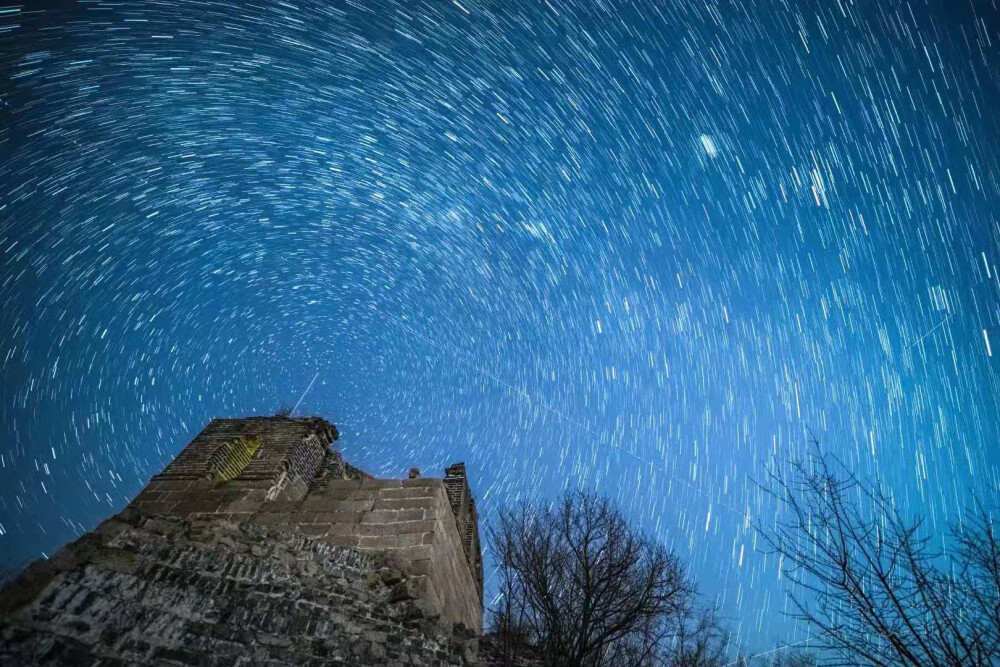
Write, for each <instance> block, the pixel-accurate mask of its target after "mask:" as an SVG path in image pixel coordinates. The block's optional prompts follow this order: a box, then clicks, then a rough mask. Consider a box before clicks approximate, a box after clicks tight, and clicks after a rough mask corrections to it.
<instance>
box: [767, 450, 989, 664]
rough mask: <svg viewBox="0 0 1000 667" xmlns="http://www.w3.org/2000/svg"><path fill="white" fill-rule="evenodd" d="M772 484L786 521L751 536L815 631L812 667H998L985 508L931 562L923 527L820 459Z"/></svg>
mask: <svg viewBox="0 0 1000 667" xmlns="http://www.w3.org/2000/svg"><path fill="white" fill-rule="evenodd" d="M770 479H771V483H770V484H769V485H768V486H767V489H766V490H768V491H769V492H770V493H771V494H772V495H774V496H775V497H776V498H777V499H778V500H779V501H780V502H781V504H782V505H783V507H784V509H785V510H787V512H786V514H787V517H788V518H787V519H785V520H782V521H776V522H775V523H774V524H773V525H771V526H761V525H758V526H757V529H758V531H759V533H760V535H761V537H762V538H763V541H764V543H765V544H766V545H767V546H768V547H769V549H770V551H771V552H772V553H774V554H776V555H778V557H779V563H780V567H781V568H782V570H783V571H784V573H786V574H787V575H788V577H789V579H790V581H791V586H792V590H791V599H792V603H793V606H794V609H795V615H796V616H797V617H798V618H800V619H802V620H804V621H806V622H807V623H809V624H810V625H811V626H812V627H813V628H814V630H817V631H818V633H819V634H818V637H817V640H816V642H815V644H814V646H815V647H817V648H819V649H825V650H826V651H827V653H821V654H820V655H821V658H820V664H844V665H877V666H883V665H886V666H888V665H906V666H911V665H912V666H914V667H917V666H921V667H922V666H925V665H927V666H932V667H934V666H941V667H945V666H948V667H950V666H958V665H963V666H964V665H969V666H978V665H998V664H1000V541H998V534H997V529H996V527H995V525H994V523H993V521H992V519H991V516H990V513H989V512H988V511H987V510H986V509H985V508H984V507H982V506H981V505H979V504H976V506H975V507H974V508H973V509H972V510H971V511H970V512H969V514H970V515H971V520H970V519H967V520H966V522H965V523H964V525H961V526H954V527H953V528H952V531H951V545H952V548H950V549H949V550H948V552H947V553H939V552H937V551H935V550H933V549H932V548H931V546H930V543H929V537H928V536H927V535H926V534H925V533H924V531H923V525H922V521H921V520H920V519H908V518H907V517H905V516H904V515H903V514H902V513H901V512H900V510H899V509H898V508H897V505H896V504H895V503H894V502H893V498H892V497H891V495H889V494H888V493H887V492H886V491H885V490H884V489H883V488H882V487H881V486H879V485H874V484H866V483H862V482H860V481H859V480H858V479H857V478H856V477H855V476H854V475H852V474H850V473H849V472H847V471H846V469H845V468H844V466H843V465H841V464H839V463H837V462H836V461H834V460H833V459H831V458H830V457H828V456H826V455H821V454H815V455H813V456H811V457H810V458H808V459H807V460H805V461H800V462H795V463H793V468H792V473H791V475H788V476H784V475H779V474H777V473H774V474H772V475H771V478H770Z"/></svg>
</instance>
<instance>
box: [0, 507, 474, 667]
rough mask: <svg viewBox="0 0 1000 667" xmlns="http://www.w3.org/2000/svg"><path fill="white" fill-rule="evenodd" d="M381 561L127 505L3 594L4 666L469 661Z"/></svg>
mask: <svg viewBox="0 0 1000 667" xmlns="http://www.w3.org/2000/svg"><path fill="white" fill-rule="evenodd" d="M475 650H476V639H475V636H474V633H472V632H471V631H468V630H467V629H464V628H461V627H457V628H456V627H455V626H453V625H452V624H449V623H448V622H446V621H444V620H443V619H441V618H440V617H438V616H435V615H433V614H429V613H427V612H426V610H425V608H424V606H423V605H422V604H421V602H420V587H419V585H414V581H413V578H412V577H410V576H409V575H407V573H406V572H405V568H402V567H400V566H399V564H398V563H396V562H394V561H393V559H392V558H391V557H387V556H386V555H384V554H363V553H360V552H358V551H355V550H353V549H349V548H345V547H340V546H336V545H333V544H330V543H329V542H325V541H322V540H318V539H315V538H311V537H307V536H304V535H301V534H294V533H287V532H283V531H280V530H276V529H274V528H270V527H268V526H261V525H254V524H234V523H231V522H227V521H220V520H217V519H204V518H201V519H193V520H191V519H180V518H177V517H170V516H165V517H147V516H143V515H142V514H140V513H139V512H137V511H135V510H130V509H127V510H126V511H124V512H122V513H121V514H120V515H119V516H118V517H116V518H114V519H111V520H109V521H107V522H105V523H104V524H102V525H101V527H100V528H99V529H98V530H97V531H96V532H94V533H92V534H90V535H87V536H85V537H84V538H81V539H80V540H78V541H77V542H74V543H73V544H71V545H70V546H69V547H67V548H66V549H64V550H62V551H60V552H59V554H58V555H57V556H55V557H54V558H53V559H51V560H49V561H42V562H39V563H35V564H33V565H32V566H31V567H30V568H29V570H28V571H27V572H25V573H24V574H23V575H22V576H21V577H20V578H19V579H17V580H16V581H15V582H14V584H13V585H11V586H9V587H8V588H6V589H4V591H3V592H2V593H0V665H3V666H4V667H6V666H8V665H9V666H11V667H13V666H15V665H16V666H17V667H21V666H23V665H36V664H52V665H66V664H73V665H97V664H101V665H125V664H172V665H215V666H220V667H221V666H229V665H273V666H275V667H277V666H278V665H282V666H283V665H305V664H309V665H336V666H340V667H347V666H348V665H352V666H354V665H357V666H367V665H394V666H402V665H426V666H430V665H437V666H442V667H443V666H445V665H456V666H457V665H467V664H469V663H470V661H471V660H473V659H474V655H475Z"/></svg>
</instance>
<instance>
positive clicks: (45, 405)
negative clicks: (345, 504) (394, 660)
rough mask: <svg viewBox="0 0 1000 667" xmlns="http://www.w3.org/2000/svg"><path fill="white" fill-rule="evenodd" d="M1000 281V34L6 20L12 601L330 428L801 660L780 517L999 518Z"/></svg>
mask: <svg viewBox="0 0 1000 667" xmlns="http://www.w3.org/2000/svg"><path fill="white" fill-rule="evenodd" d="M998 270H1000V6H998V5H997V3H996V2H995V1H991V0H965V1H957V0H956V1H955V2H951V1H949V2H938V1H932V0H926V1H925V0H912V1H910V2H903V1H900V0H884V1H879V2H868V1H867V0H855V1H851V0H823V1H818V0H817V1H813V0H739V1H737V0H732V1H730V0H706V1H704V2H689V1H686V0H660V1H649V2H647V1H645V0H635V1H633V2H624V1H622V2H618V1H614V2H612V1H610V0H593V1H588V2H583V1H574V2H566V1H564V0H541V1H535V0H531V1H522V0H503V1H496V2H494V1H484V0H461V2H459V1H458V0H433V1H427V2H425V1H422V0H418V1H410V0H407V1H406V2H392V1H388V0H385V1H377V2H376V1H367V0H364V1H363V0H352V1H350V2H334V1H324V0H293V1H289V2H284V1H275V2H244V1H242V0H240V1H237V0H232V1H222V0H205V1H196V0H176V1H168V0H162V1H153V0H148V1H147V0H136V1H130V2H97V1H91V2H88V1H84V0H79V1H78V2H61V3H52V2H50V3H49V4H48V6H41V5H39V4H37V3H33V2H28V3H26V4H21V5H17V4H7V5H3V4H0V377H2V386H0V428H2V431H0V566H2V568H3V569H5V570H7V571H12V570H13V569H15V568H17V567H18V566H20V565H22V564H23V563H25V562H26V561H29V560H32V559H35V558H39V557H42V556H43V555H50V554H51V553H52V552H53V551H54V550H55V549H57V548H58V547H59V546H60V545H62V544H64V543H65V542H67V541H69V540H71V539H74V538H75V537H76V536H78V535H80V534H82V533H84V532H86V531H88V530H90V529H92V528H93V527H94V526H95V525H96V524H97V523H98V522H99V521H100V520H102V519H103V518H106V517H107V516H110V515H111V514H113V513H115V512H117V511H119V510H120V509H121V508H122V507H123V506H124V505H125V504H126V503H127V502H128V501H129V500H130V499H131V498H132V497H133V496H134V495H135V494H136V493H137V492H138V491H139V490H140V489H141V488H142V487H143V486H144V485H145V483H146V482H147V481H148V479H149V477H150V476H151V475H153V474H155V473H156V472H158V471H159V470H160V469H161V468H162V466H163V465H165V463H166V462H168V461H169V460H170V459H171V458H172V456H173V455H174V454H176V453H177V452H178V451H179V450H180V449H181V448H182V447H183V446H184V445H185V444H186V443H187V442H188V441H189V440H190V439H191V437H193V436H194V435H195V434H196V433H197V432H198V431H199V430H200V429H201V427H202V426H204V425H205V423H207V421H208V420H209V419H211V418H213V417H223V416H241V415H246V414H273V413H274V412H275V411H276V410H277V409H278V408H279V407H280V406H282V405H287V406H293V405H294V406H296V414H297V415H304V414H317V415H321V416H324V417H326V418H328V419H330V420H331V421H333V422H335V423H336V424H337V425H338V426H339V427H340V430H341V434H342V437H341V440H340V441H339V443H338V445H339V446H340V447H341V448H342V450H343V452H344V454H345V456H346V457H347V458H348V459H349V460H350V461H351V462H352V463H353V464H355V465H357V466H359V467H361V468H364V469H365V470H368V471H369V472H371V473H373V474H377V475H385V476H404V475H405V473H406V470H407V469H408V468H409V467H411V466H417V467H420V468H421V469H422V470H423V471H424V474H426V475H430V474H432V473H431V471H434V473H433V474H440V471H441V470H442V469H443V467H444V466H446V465H448V464H449V463H451V462H453V461H460V460H464V461H466V463H467V465H468V468H469V476H470V481H471V484H472V487H473V489H474V491H475V492H476V494H477V496H478V499H479V502H480V505H481V510H480V511H481V513H482V515H483V517H484V519H486V520H488V518H489V516H490V514H491V512H492V511H493V510H494V508H496V507H499V506H501V505H503V504H505V503H509V502H513V501H516V500H519V499H524V498H534V497H539V496H541V497H553V496H554V495H556V494H558V493H559V492H560V491H561V490H562V489H563V488H567V487H584V488H588V489H595V490H597V491H599V492H600V493H603V494H606V495H609V496H610V497H612V498H614V499H615V500H616V501H617V502H619V503H620V504H621V506H622V507H623V509H624V510H625V511H626V513H627V514H628V516H629V517H630V518H631V519H632V520H634V521H636V522H638V523H639V524H640V525H641V526H642V527H643V529H645V530H647V531H649V532H650V533H652V534H655V535H656V536H658V537H659V538H660V539H662V540H663V541H664V542H665V543H666V544H668V545H669V546H670V547H671V548H673V549H675V550H676V551H677V552H678V553H679V554H680V555H681V556H682V557H683V558H685V559H686V561H687V562H688V563H689V565H690V568H691V572H692V574H693V576H694V578H695V579H696V580H697V581H698V582H699V586H700V590H701V592H702V594H703V595H704V597H705V599H706V600H708V601H709V602H711V603H712V604H716V605H718V607H719V609H720V612H721V613H722V615H723V616H724V617H725V618H726V619H728V620H727V622H728V624H729V626H730V627H731V628H732V630H733V631H734V633H735V634H736V637H737V641H738V642H739V643H740V644H742V645H746V646H750V647H754V648H758V649H760V650H767V649H769V648H772V647H774V646H777V645H780V644H782V643H784V642H799V641H802V640H803V639H804V638H805V637H806V631H805V629H804V628H802V627H799V626H798V625H796V624H794V623H793V622H791V621H790V620H788V619H787V618H785V617H784V616H783V612H785V611H788V610H789V609H788V603H787V601H786V597H785V595H784V592H783V586H784V583H785V582H784V581H783V580H779V577H778V565H777V562H776V560H775V559H774V558H769V557H768V556H767V555H765V554H763V553H762V552H761V551H760V549H759V545H758V544H757V541H756V539H755V534H754V530H753V528H752V526H751V524H752V522H754V521H763V522H769V521H773V520H774V512H775V508H774V506H773V504H771V503H770V502H769V501H768V499H767V497H766V495H765V494H763V493H761V491H760V490H759V489H758V488H757V487H756V486H755V484H754V480H755V479H760V478H761V476H762V472H763V470H764V468H765V466H766V465H771V464H773V465H783V463H782V462H783V461H787V460H788V459H789V458H790V457H793V456H798V455H801V454H803V453H805V452H806V451H808V448H809V446H810V445H809V440H810V439H811V438H812V437H813V436H812V435H810V434H815V437H816V439H817V440H818V441H819V443H820V444H819V446H820V447H822V448H823V450H824V451H826V452H829V453H832V454H834V455H835V456H836V457H838V458H839V459H840V460H841V461H843V462H844V463H845V465H847V466H848V467H849V468H850V469H852V470H854V471H856V472H857V473H858V474H859V475H862V476H864V477H866V478H868V479H871V480H876V479H877V480H879V481H881V482H883V483H885V484H887V485H888V486H889V488H890V489H891V490H892V493H893V495H894V497H895V498H896V501H897V504H898V506H900V507H902V508H904V510H905V511H907V512H912V513H916V514H921V515H923V516H925V517H926V519H927V526H928V528H929V529H930V530H933V531H942V530H943V529H944V528H945V527H946V526H947V525H948V524H949V523H960V522H961V521H962V518H963V511H964V507H965V506H966V504H967V502H968V500H969V499H970V498H971V496H972V494H978V495H980V496H981V497H987V498H991V497H996V494H997V488H998V484H1000V476H998V472H1000V408H998V398H997V397H998V395H1000V355H998V354H996V353H995V351H994V348H996V347H997V345H998V341H1000V272H998ZM297 401H298V404H297ZM487 561H488V558H487ZM487 587H489V572H487Z"/></svg>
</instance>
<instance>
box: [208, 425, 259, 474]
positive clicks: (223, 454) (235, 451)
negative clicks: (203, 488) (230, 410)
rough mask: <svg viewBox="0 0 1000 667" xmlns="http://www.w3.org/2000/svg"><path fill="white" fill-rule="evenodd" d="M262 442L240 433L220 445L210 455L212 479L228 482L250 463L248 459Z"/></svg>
mask: <svg viewBox="0 0 1000 667" xmlns="http://www.w3.org/2000/svg"><path fill="white" fill-rule="evenodd" d="M262 444H263V443H262V442H261V440H260V438H247V437H246V436H242V435H241V436H240V437H238V438H236V439H235V440H231V441H229V442H227V443H226V444H224V445H222V446H221V447H220V448H219V449H218V450H216V452H215V454H213V455H212V468H213V473H214V474H213V475H212V477H213V479H214V480H215V481H216V482H228V481H229V480H231V479H234V478H235V477H236V476H238V475H239V474H240V473H241V472H243V470H244V469H245V468H246V467H247V466H248V465H250V461H252V460H253V456H254V454H256V453H257V450H259V449H260V447H261V445H262Z"/></svg>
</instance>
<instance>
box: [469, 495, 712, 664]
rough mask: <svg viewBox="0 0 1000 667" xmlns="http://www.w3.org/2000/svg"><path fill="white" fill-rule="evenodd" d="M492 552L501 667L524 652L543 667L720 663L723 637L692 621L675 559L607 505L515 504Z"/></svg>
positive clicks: (576, 498)
mask: <svg viewBox="0 0 1000 667" xmlns="http://www.w3.org/2000/svg"><path fill="white" fill-rule="evenodd" d="M489 543H490V546H491V548H492V551H493V555H494V558H495V561H496V563H497V567H498V574H499V576H500V596H499V600H500V601H499V604H498V605H497V606H496V608H495V609H494V628H495V631H496V633H497V637H498V640H499V641H500V642H501V644H502V645H503V650H504V659H503V664H504V665H505V666H507V667H510V666H511V665H514V664H516V663H517V660H518V655H519V653H523V652H524V650H525V649H526V648H528V647H533V648H534V649H535V650H537V652H538V656H539V659H540V660H541V662H542V664H544V665H546V666H547V667H602V666H604V665H615V666H616V667H617V666H619V665H620V666H622V667H640V666H645V665H663V664H683V665H685V666H698V667H702V666H707V665H713V664H719V663H720V662H721V659H719V658H718V656H720V655H721V654H722V653H724V650H725V649H724V643H723V644H722V646H723V648H722V649H721V652H720V651H719V649H718V646H717V645H718V644H719V642H718V638H719V637H721V636H722V632H721V630H719V628H718V625H717V623H716V622H715V620H714V617H712V616H705V617H704V618H700V619H695V620H694V621H693V622H692V619H693V613H694V604H693V603H694V598H695V590H694V587H693V586H692V584H691V583H690V582H689V580H688V578H687V576H686V574H685V572H684V568H683V567H682V566H681V564H680V562H679V560H678V559H677V557H676V556H674V555H673V554H671V553H670V552H669V551H667V549H666V548H665V547H663V546H662V545H659V544H656V543H654V542H652V541H650V540H648V539H646V538H645V537H643V536H642V535H641V534H640V533H639V532H637V531H636V530H634V529H633V528H632V527H630V526H629V524H628V523H627V522H626V521H625V519H624V517H623V516H622V515H621V513H620V512H619V511H618V510H617V509H615V508H614V507H613V506H612V505H611V504H610V503H609V502H608V501H607V500H604V499H600V498H597V497H594V496H592V495H587V494H583V493H578V492H576V493H568V494H567V495H566V496H565V497H564V498H563V500H562V502H561V503H560V504H558V505H557V506H556V507H554V508H552V507H548V508H545V507H537V506H532V505H529V504H522V505H520V506H518V507H516V508H514V509H509V510H506V511H503V512H501V513H500V515H499V517H498V518H497V520H496V521H495V522H494V523H493V524H492V525H491V527H490V529H489ZM681 657H683V658H685V659H686V661H685V662H677V663H674V660H678V659H680V658H681ZM713 659H714V660H716V662H712V660H713Z"/></svg>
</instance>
